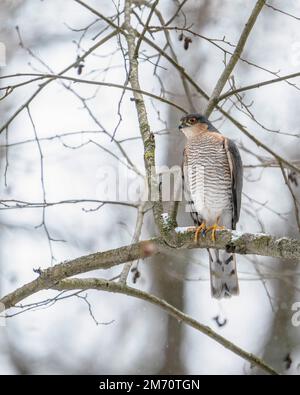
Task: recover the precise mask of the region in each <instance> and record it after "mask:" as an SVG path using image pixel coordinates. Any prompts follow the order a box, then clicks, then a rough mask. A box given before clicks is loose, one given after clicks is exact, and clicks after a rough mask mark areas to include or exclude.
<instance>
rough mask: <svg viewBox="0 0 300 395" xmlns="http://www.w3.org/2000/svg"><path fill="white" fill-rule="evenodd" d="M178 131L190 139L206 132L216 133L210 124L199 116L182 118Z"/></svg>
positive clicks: (191, 115) (189, 115)
mask: <svg viewBox="0 0 300 395" xmlns="http://www.w3.org/2000/svg"><path fill="white" fill-rule="evenodd" d="M179 130H181V131H182V132H183V133H184V134H185V135H186V137H191V136H193V135H196V134H198V133H199V132H203V131H206V130H210V131H214V132H216V131H217V129H216V128H215V127H214V126H213V125H212V124H211V122H209V120H208V119H207V118H206V117H205V116H204V115H201V114H188V115H185V116H184V117H182V118H181V120H180V124H179Z"/></svg>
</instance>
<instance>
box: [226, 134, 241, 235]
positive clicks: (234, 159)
mask: <svg viewBox="0 0 300 395" xmlns="http://www.w3.org/2000/svg"><path fill="white" fill-rule="evenodd" d="M225 140H226V142H225V149H226V153H227V157H228V162H229V166H230V173H231V191H232V200H233V217H232V229H235V227H236V223H237V222H238V220H239V217H240V211H241V198H242V186H243V164H242V159H241V156H240V153H239V150H238V148H237V146H236V144H235V143H234V142H233V141H232V140H230V139H228V138H226V139H225Z"/></svg>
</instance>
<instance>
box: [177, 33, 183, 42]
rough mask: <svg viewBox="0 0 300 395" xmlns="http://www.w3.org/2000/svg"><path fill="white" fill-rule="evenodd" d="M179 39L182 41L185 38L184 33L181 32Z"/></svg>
mask: <svg viewBox="0 0 300 395" xmlns="http://www.w3.org/2000/svg"><path fill="white" fill-rule="evenodd" d="M178 40H179V41H182V40H183V33H180V34H179V36H178Z"/></svg>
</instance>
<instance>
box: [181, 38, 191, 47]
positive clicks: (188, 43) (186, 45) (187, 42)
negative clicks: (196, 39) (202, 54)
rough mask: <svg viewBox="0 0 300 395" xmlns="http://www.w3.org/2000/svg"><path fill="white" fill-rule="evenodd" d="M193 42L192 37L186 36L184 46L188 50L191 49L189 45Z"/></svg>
mask: <svg viewBox="0 0 300 395" xmlns="http://www.w3.org/2000/svg"><path fill="white" fill-rule="evenodd" d="M191 42H192V39H191V38H190V37H185V38H184V44H183V48H184V49H185V50H188V49H189V45H190V43H191Z"/></svg>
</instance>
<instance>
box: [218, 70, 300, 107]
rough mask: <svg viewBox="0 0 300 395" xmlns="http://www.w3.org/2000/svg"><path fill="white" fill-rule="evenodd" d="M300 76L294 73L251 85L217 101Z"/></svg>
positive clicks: (225, 95)
mask: <svg viewBox="0 0 300 395" xmlns="http://www.w3.org/2000/svg"><path fill="white" fill-rule="evenodd" d="M299 76H300V72H297V73H293V74H288V75H284V76H282V77H279V78H273V79H271V80H267V81H262V82H257V83H256V84H251V85H247V86H243V87H241V88H238V89H234V90H231V91H229V92H226V93H224V94H223V95H221V96H219V98H218V99H217V101H218V102H219V101H221V100H224V99H226V98H227V97H229V96H232V95H235V94H237V93H241V92H245V91H249V90H251V89H256V88H260V87H262V86H266V85H270V84H276V83H277V82H281V81H286V80H289V79H291V78H296V77H299Z"/></svg>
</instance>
